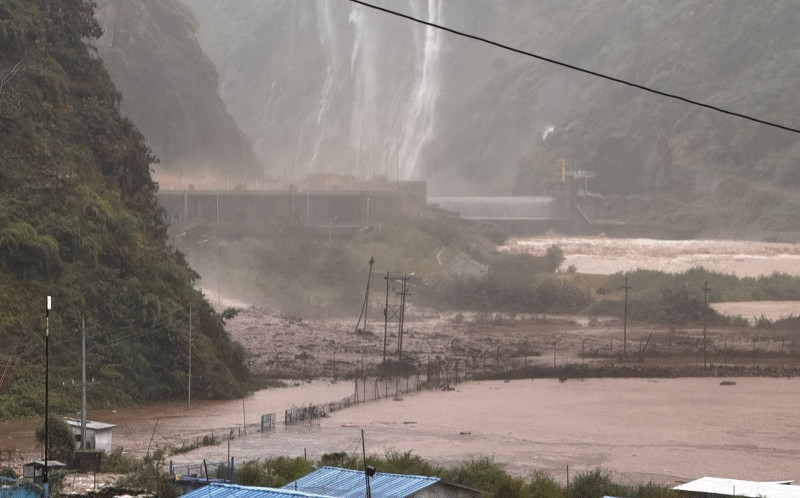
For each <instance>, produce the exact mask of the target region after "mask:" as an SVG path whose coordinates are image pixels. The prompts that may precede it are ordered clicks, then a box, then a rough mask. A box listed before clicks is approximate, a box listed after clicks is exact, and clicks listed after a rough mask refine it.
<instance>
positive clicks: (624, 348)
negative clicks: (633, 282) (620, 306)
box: [622, 275, 631, 356]
mask: <svg viewBox="0 0 800 498" xmlns="http://www.w3.org/2000/svg"><path fill="white" fill-rule="evenodd" d="M622 288H623V289H625V308H624V315H623V319H622V356H626V355H627V354H628V290H629V289H630V288H631V287H630V286H629V285H628V276H627V275H625V285H623V286H622Z"/></svg>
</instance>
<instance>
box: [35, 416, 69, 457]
mask: <svg viewBox="0 0 800 498" xmlns="http://www.w3.org/2000/svg"><path fill="white" fill-rule="evenodd" d="M47 436H48V439H47V446H48V456H49V457H50V459H51V460H58V461H60V462H63V463H66V464H69V463H70V462H71V461H72V455H73V454H75V437H74V436H73V435H72V429H70V428H69V426H68V425H67V423H66V422H64V419H61V418H58V417H53V418H51V419H50V420H49V421H48V423H47ZM36 441H37V442H38V443H39V444H42V445H43V444H44V424H42V425H41V426H39V428H38V429H36Z"/></svg>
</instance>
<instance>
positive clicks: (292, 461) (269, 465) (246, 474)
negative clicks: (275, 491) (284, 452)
mask: <svg viewBox="0 0 800 498" xmlns="http://www.w3.org/2000/svg"><path fill="white" fill-rule="evenodd" d="M313 470H314V468H313V467H312V466H311V462H309V461H308V460H306V459H305V458H300V457H298V458H287V457H278V458H269V459H266V460H251V461H249V462H246V463H245V464H244V465H242V466H241V467H239V468H238V469H237V470H236V476H235V479H236V483H237V484H242V485H244V486H263V487H268V488H279V487H281V486H284V485H286V484H288V483H290V482H292V481H294V480H295V479H299V478H300V477H302V476H304V475H306V474H308V473H309V472H311V471H313Z"/></svg>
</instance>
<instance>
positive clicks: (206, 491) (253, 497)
mask: <svg viewBox="0 0 800 498" xmlns="http://www.w3.org/2000/svg"><path fill="white" fill-rule="evenodd" d="M182 496H183V498H331V497H329V496H324V495H314V494H309V493H301V492H299V491H289V490H285V489H275V488H259V487H255V486H239V485H237V484H209V485H208V486H205V487H202V488H199V489H195V490H194V491H190V492H189V493H186V494H185V495H182Z"/></svg>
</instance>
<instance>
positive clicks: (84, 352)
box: [72, 319, 99, 450]
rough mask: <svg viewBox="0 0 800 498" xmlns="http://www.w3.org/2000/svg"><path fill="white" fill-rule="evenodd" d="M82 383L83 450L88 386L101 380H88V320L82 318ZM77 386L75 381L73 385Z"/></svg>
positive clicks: (83, 447)
mask: <svg viewBox="0 0 800 498" xmlns="http://www.w3.org/2000/svg"><path fill="white" fill-rule="evenodd" d="M81 359H82V361H81V383H80V384H78V386H80V388H81V447H80V449H81V450H85V449H87V448H86V420H87V417H86V388H87V387H88V386H93V385H95V384H99V382H95V381H94V380H92V381H91V382H86V320H84V319H82V320H81ZM78 386H75V385H74V383H73V386H72V387H78Z"/></svg>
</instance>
